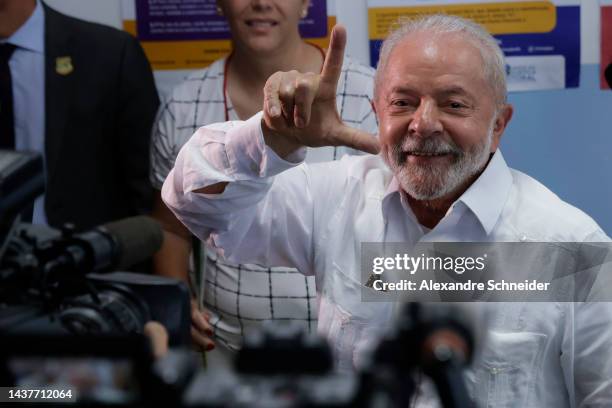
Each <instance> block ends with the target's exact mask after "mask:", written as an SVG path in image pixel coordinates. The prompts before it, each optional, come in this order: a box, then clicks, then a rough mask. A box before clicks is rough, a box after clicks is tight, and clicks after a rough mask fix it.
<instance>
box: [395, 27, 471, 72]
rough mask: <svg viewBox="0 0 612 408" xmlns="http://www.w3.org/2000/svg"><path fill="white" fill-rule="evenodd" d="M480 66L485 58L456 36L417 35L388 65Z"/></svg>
mask: <svg viewBox="0 0 612 408" xmlns="http://www.w3.org/2000/svg"><path fill="white" fill-rule="evenodd" d="M401 62H404V63H408V64H411V65H423V64H435V65H437V66H440V64H448V65H449V68H452V65H454V64H461V66H464V65H478V66H480V65H481V64H482V63H483V61H482V55H481V53H480V50H479V48H478V47H477V46H476V44H475V42H474V41H473V40H471V39H469V38H468V37H467V36H466V35H460V34H457V33H436V32H431V31H423V32H417V33H414V34H410V35H408V36H407V37H406V38H404V39H402V40H401V41H400V42H399V43H398V44H397V45H396V46H395V48H394V49H393V51H392V52H391V55H390V58H389V63H390V64H391V63H401Z"/></svg>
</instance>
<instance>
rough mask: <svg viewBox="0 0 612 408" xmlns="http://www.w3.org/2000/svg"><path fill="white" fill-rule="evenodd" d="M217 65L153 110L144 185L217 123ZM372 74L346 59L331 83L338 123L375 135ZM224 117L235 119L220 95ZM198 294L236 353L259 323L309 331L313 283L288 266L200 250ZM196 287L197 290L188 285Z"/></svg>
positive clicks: (337, 152)
mask: <svg viewBox="0 0 612 408" xmlns="http://www.w3.org/2000/svg"><path fill="white" fill-rule="evenodd" d="M224 66H225V60H224V59H221V60H217V61H216V62H214V63H213V64H212V65H211V66H209V67H208V68H206V69H204V70H200V71H196V72H194V73H193V74H191V75H190V76H189V77H187V78H186V79H185V81H184V82H182V83H181V84H180V85H178V86H177V87H176V88H174V89H173V91H172V92H171V94H170V95H169V96H168V98H167V99H166V100H165V101H164V102H163V104H162V106H161V107H160V110H159V113H158V118H157V121H156V125H155V127H154V129H153V135H152V141H151V165H152V169H151V182H152V184H153V186H154V187H155V188H157V189H160V190H161V187H162V184H163V182H164V180H165V179H166V177H167V175H168V173H169V172H170V170H171V169H172V167H173V166H174V161H175V159H176V156H177V155H178V152H179V150H180V149H181V147H182V146H183V145H184V144H185V142H187V140H188V139H189V138H190V137H191V135H193V133H195V131H196V130H197V129H198V128H200V127H202V126H205V125H208V124H211V123H215V122H222V121H224V120H225V104H224V97H223V75H224ZM373 77H374V70H373V69H372V68H371V67H368V66H364V65H361V64H359V63H357V62H355V61H353V60H352V59H351V58H349V57H346V58H345V60H344V65H343V67H342V74H341V77H340V81H339V83H338V92H337V106H338V111H339V113H340V115H341V117H342V120H343V121H344V122H345V123H346V124H348V125H350V126H354V127H358V128H360V129H363V130H365V131H368V132H371V133H376V132H377V129H378V124H377V122H376V117H375V115H374V112H373V111H372V106H371V101H372V97H373V96H372V92H373ZM227 103H228V114H229V118H230V120H239V118H238V117H237V115H236V112H235V110H234V109H233V106H232V104H231V101H230V98H229V97H227ZM344 154H360V153H359V152H357V151H355V150H353V149H350V148H346V147H323V148H317V149H309V151H308V155H307V158H306V161H307V162H321V161H330V160H336V159H339V158H340V157H342V156H343V155H344ZM203 251H204V253H205V256H203V257H202V264H203V265H201V266H202V267H201V268H199V269H200V270H201V276H198V277H195V279H193V277H192V279H193V280H195V281H197V282H203V285H199V287H198V288H197V291H198V297H199V299H200V301H202V302H203V304H204V306H205V307H206V308H207V309H208V310H209V311H210V312H211V315H212V319H211V323H212V324H213V327H214V331H215V340H216V341H217V343H218V344H221V345H224V346H226V347H227V348H229V349H230V350H237V349H238V348H239V347H240V345H241V343H242V336H243V335H244V332H245V330H247V329H248V328H250V327H254V326H257V325H259V324H261V322H263V321H267V320H292V321H296V322H298V323H300V324H303V325H304V327H305V328H306V330H308V331H314V330H316V327H317V324H316V323H317V300H316V299H317V297H316V288H315V285H314V278H313V277H310V276H308V277H307V276H304V275H302V274H300V273H299V272H298V271H296V270H295V269H290V268H282V267H273V268H271V267H262V266H258V265H250V264H249V265H246V264H243V265H234V264H232V263H228V262H227V261H225V260H224V259H220V258H219V257H218V256H217V255H216V254H215V253H214V252H213V251H208V250H206V249H205V248H203ZM196 286H198V285H196Z"/></svg>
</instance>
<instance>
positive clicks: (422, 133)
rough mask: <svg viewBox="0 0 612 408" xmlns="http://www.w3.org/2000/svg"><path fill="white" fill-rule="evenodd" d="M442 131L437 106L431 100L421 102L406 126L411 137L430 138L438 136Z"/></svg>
mask: <svg viewBox="0 0 612 408" xmlns="http://www.w3.org/2000/svg"><path fill="white" fill-rule="evenodd" d="M442 131H443V127H442V123H441V122H440V112H439V110H438V105H437V104H436V102H435V101H434V100H431V99H424V100H422V101H421V103H420V105H419V107H418V108H417V110H416V111H415V112H414V115H413V116H412V120H411V121H410V124H409V125H408V132H409V133H410V134H411V135H412V136H417V137H430V136H436V135H440V134H442Z"/></svg>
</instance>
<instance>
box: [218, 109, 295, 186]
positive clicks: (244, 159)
mask: <svg viewBox="0 0 612 408" xmlns="http://www.w3.org/2000/svg"><path fill="white" fill-rule="evenodd" d="M262 117H263V113H262V112H259V113H257V114H255V115H254V116H252V117H251V118H250V119H248V120H247V121H246V122H245V123H244V124H243V125H242V126H238V127H235V128H232V129H230V130H229V131H228V132H227V135H226V138H227V142H226V152H227V157H228V159H229V163H230V167H231V172H232V176H233V177H234V178H235V179H236V180H248V179H252V178H254V177H256V178H257V177H258V178H261V177H272V176H275V175H277V174H279V173H281V172H283V171H285V170H288V169H290V168H292V167H295V166H297V165H298V164H300V163H301V162H303V161H304V159H305V157H306V148H305V147H304V148H301V149H298V150H296V151H295V152H294V153H292V154H291V155H290V156H289V157H288V160H284V159H282V158H281V157H279V156H278V155H277V154H276V153H275V152H274V150H272V149H271V148H270V147H269V146H266V144H265V142H264V138H263V131H262V129H261V121H262Z"/></svg>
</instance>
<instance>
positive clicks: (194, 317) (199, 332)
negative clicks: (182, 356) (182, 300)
mask: <svg viewBox="0 0 612 408" xmlns="http://www.w3.org/2000/svg"><path fill="white" fill-rule="evenodd" d="M212 336H213V329H212V326H211V325H210V315H209V314H208V313H206V312H204V311H202V310H200V308H199V307H198V302H197V301H196V300H195V299H191V340H192V341H193V345H194V347H195V348H197V349H199V350H201V351H210V350H212V349H214V348H215V343H214V341H212Z"/></svg>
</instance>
